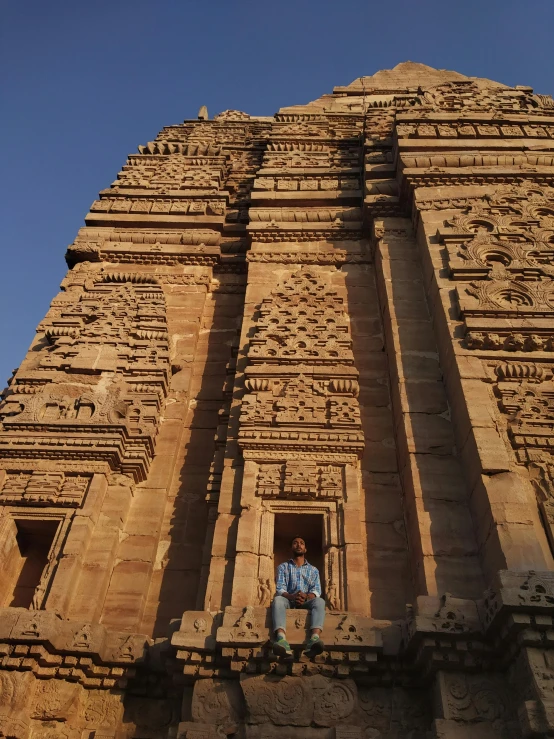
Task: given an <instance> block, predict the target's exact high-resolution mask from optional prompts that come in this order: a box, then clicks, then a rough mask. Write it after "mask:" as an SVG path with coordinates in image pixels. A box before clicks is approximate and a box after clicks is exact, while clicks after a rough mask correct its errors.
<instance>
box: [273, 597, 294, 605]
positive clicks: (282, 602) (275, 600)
mask: <svg viewBox="0 0 554 739" xmlns="http://www.w3.org/2000/svg"><path fill="white" fill-rule="evenodd" d="M289 603H290V601H289V599H288V598H285V596H284V595H276V596H275V597H274V598H273V605H275V606H282V607H283V608H288V607H289Z"/></svg>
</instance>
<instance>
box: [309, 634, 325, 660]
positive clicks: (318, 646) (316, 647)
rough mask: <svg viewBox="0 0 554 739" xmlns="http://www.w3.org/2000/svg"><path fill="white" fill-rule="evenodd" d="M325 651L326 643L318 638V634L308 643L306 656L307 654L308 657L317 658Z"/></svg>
mask: <svg viewBox="0 0 554 739" xmlns="http://www.w3.org/2000/svg"><path fill="white" fill-rule="evenodd" d="M324 649H325V645H324V643H323V642H322V641H321V639H320V638H319V636H317V634H314V636H312V637H311V638H310V640H309V641H308V642H307V643H306V648H305V649H304V654H307V655H308V657H315V656H317V655H318V654H321V653H322V652H323V650H324Z"/></svg>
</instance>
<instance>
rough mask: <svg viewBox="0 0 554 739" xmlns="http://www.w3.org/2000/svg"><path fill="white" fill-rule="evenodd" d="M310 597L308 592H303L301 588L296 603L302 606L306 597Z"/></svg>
mask: <svg viewBox="0 0 554 739" xmlns="http://www.w3.org/2000/svg"><path fill="white" fill-rule="evenodd" d="M307 597H308V595H307V593H303V592H302V591H301V590H299V591H298V593H296V598H295V603H296V605H297V606H301V605H302V604H303V603H305V602H306V598H307Z"/></svg>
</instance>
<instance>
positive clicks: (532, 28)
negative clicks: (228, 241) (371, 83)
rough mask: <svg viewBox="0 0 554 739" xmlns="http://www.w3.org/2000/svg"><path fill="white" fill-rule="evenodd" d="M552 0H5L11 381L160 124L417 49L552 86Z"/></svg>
mask: <svg viewBox="0 0 554 739" xmlns="http://www.w3.org/2000/svg"><path fill="white" fill-rule="evenodd" d="M553 40H554V0H518V1H517V2H515V1H514V0H479V1H477V0H464V1H463V2H462V1H458V2H454V1H453V0H419V1H418V2H415V1H414V0H396V1H395V2H389V3H386V2H382V1H381V2H376V1H375V0H336V1H335V2H331V1H330V0H273V2H271V3H270V2H266V1H265V0H219V1H215V0H188V1H187V0H0V70H1V74H0V84H1V90H0V94H1V105H2V108H1V116H0V130H1V132H2V141H3V146H4V154H3V157H2V163H3V167H2V176H1V180H0V182H1V187H2V194H1V197H0V204H1V209H2V212H1V214H0V217H1V221H0V224H1V231H2V241H1V242H0V248H1V252H0V267H1V274H2V280H1V283H0V285H1V287H0V386H2V385H3V384H4V382H5V380H6V379H7V378H8V376H9V375H10V373H11V370H12V369H13V368H14V367H16V366H17V365H18V364H19V363H20V361H21V360H22V358H23V356H24V354H25V352H26V350H27V347H28V345H29V343H30V341H31V338H32V336H33V333H34V329H35V326H36V325H37V324H38V322H39V321H40V320H41V318H42V317H43V316H44V314H45V312H46V310H47V309H48V304H49V301H50V299H51V298H52V297H53V296H54V295H55V294H56V292H57V290H58V285H59V282H60V280H61V279H62V277H63V274H64V272H65V264H64V261H63V255H64V252H65V249H66V247H67V245H68V244H69V243H71V241H73V238H74V236H75V234H76V232H77V229H78V228H79V227H80V226H81V225H82V224H83V218H84V215H85V214H86V212H87V210H88V206H89V205H90V203H91V202H92V201H93V200H94V199H95V197H96V195H97V193H98V191H99V190H100V189H102V188H104V187H107V186H108V185H109V184H110V183H111V182H112V181H113V180H114V179H115V176H116V174H117V172H118V171H119V169H120V168H121V165H122V164H124V162H125V158H126V156H127V154H128V153H130V152H134V151H136V147H137V145H138V144H141V143H146V142H147V141H151V140H152V139H153V138H154V136H155V135H156V133H157V132H158V130H159V129H160V128H162V126H165V125H169V124H172V123H179V122H181V121H182V120H183V119H184V118H195V117H196V115H197V112H198V109H199V108H200V106H201V105H207V106H208V110H209V113H210V116H213V115H214V114H215V113H218V112H220V111H222V110H225V109H226V108H238V109H240V110H244V111H246V112H248V113H251V114H254V115H272V114H273V113H275V112H276V111H277V109H278V108H279V107H281V106H284V105H294V104H299V103H305V102H308V101H309V100H313V99H315V98H317V97H319V96H320V95H321V94H323V93H325V92H331V90H332V88H333V86H334V85H345V84H348V83H349V82H351V81H352V80H353V79H355V78H356V77H359V76H361V75H364V74H365V75H368V74H373V73H374V72H376V71H377V70H379V69H386V68H391V67H393V66H395V65H396V64H397V63H398V62H401V61H408V60H410V61H417V62H423V63H425V64H429V65H431V66H433V67H438V68H442V69H454V70H456V71H458V72H462V73H464V74H468V75H476V76H480V77H489V78H491V79H495V80H498V81H500V82H504V83H506V84H509V85H518V84H522V85H531V86H532V87H534V88H535V91H536V92H540V93H548V94H552V93H554V71H553V69H554V43H553Z"/></svg>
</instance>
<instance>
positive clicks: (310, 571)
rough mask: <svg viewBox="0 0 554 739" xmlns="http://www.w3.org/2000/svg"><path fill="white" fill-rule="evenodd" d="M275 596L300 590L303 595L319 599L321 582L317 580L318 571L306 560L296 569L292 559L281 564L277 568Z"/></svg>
mask: <svg viewBox="0 0 554 739" xmlns="http://www.w3.org/2000/svg"><path fill="white" fill-rule="evenodd" d="M275 589H276V590H277V595H281V594H282V593H290V594H291V595H292V594H293V593H297V592H298V591H299V590H301V591H302V592H303V593H313V594H314V595H315V596H316V597H318V598H319V597H321V582H320V580H319V570H318V569H317V567H314V566H313V565H311V564H310V563H309V562H308V561H307V560H304V564H303V565H300V567H297V566H296V564H295V563H294V559H289V561H288V562H283V564H280V565H279V567H278V568H277V583H276V588H275Z"/></svg>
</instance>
